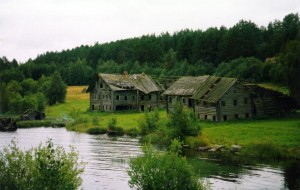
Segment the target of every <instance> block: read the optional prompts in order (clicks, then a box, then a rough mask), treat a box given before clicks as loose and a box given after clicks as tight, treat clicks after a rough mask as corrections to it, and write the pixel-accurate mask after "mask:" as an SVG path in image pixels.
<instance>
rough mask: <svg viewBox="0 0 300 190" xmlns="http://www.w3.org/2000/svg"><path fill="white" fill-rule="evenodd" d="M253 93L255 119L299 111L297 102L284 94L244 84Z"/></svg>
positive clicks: (252, 101)
mask: <svg viewBox="0 0 300 190" xmlns="http://www.w3.org/2000/svg"><path fill="white" fill-rule="evenodd" d="M244 85H245V86H246V87H247V88H248V89H249V91H250V93H251V103H252V115H253V116H254V117H259V118H260V117H267V116H281V115H283V114H285V113H288V112H291V111H293V110H296V109H297V102H296V100H295V99H294V98H291V97H289V96H287V95H285V94H283V93H280V92H277V91H274V90H271V89H266V88H263V87H260V86H258V85H255V84H244Z"/></svg>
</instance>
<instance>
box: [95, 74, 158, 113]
mask: <svg viewBox="0 0 300 190" xmlns="http://www.w3.org/2000/svg"><path fill="white" fill-rule="evenodd" d="M161 91H162V88H160V87H159V86H158V85H157V84H156V83H155V82H154V80H153V79H152V78H151V77H150V76H148V75H146V74H133V75H128V74H127V73H125V74H123V75H116V74H103V73H101V74H98V76H97V79H96V80H95V82H94V84H93V88H92V89H90V109H91V110H101V111H110V112H114V111H119V110H139V111H144V110H145V109H150V110H151V109H153V108H155V107H158V100H159V97H160V93H161Z"/></svg>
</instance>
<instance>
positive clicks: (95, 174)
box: [0, 127, 300, 190]
mask: <svg viewBox="0 0 300 190" xmlns="http://www.w3.org/2000/svg"><path fill="white" fill-rule="evenodd" d="M14 137H15V138H16V139H17V140H18V145H19V146H20V147H21V148H22V149H28V148H31V147H35V146H37V145H38V144H40V143H41V142H43V143H44V142H46V140H47V139H48V138H51V139H52V140H53V142H54V144H55V145H59V146H63V147H65V148H66V149H69V146H70V145H71V146H74V147H75V148H76V149H77V150H78V151H79V153H80V157H81V158H82V160H83V161H84V162H87V163H88V164H87V165H86V167H85V172H84V173H83V174H82V178H83V184H82V188H83V189H87V190H96V189H101V190H102V189H107V190H119V189H120V190H126V189H130V188H129V186H128V180H129V176H128V175H127V173H126V169H127V168H128V161H129V159H130V158H131V157H135V156H137V155H140V154H141V149H140V143H139V140H138V139H137V138H130V137H127V136H122V137H109V136H107V135H88V134H82V133H76V132H69V131H66V129H65V128H43V127H41V128H31V129H18V130H17V131H16V132H0V150H1V149H2V148H3V147H4V146H6V145H8V144H9V143H10V141H11V139H12V138H14ZM191 163H192V164H193V166H194V167H195V170H196V171H197V172H199V173H200V174H201V176H202V177H203V178H204V179H206V181H207V183H209V184H210V186H211V188H212V189H272V190H273V189H293V187H300V186H297V181H298V180H299V176H298V175H299V173H296V174H293V168H292V169H291V172H289V173H288V172H286V171H287V169H286V168H284V167H283V166H282V164H272V165H265V164H264V165H261V164H257V165H251V166H249V165H248V166H247V165H235V164H230V165H228V164H222V163H221V162H218V161H216V160H210V159H206V158H199V157H197V158H196V157H194V158H192V159H191ZM292 167H294V166H292ZM289 174H290V175H292V177H290V176H289ZM293 175H296V176H293ZM288 176H289V177H288ZM298 182H299V181H298ZM298 185H299V183H298Z"/></svg>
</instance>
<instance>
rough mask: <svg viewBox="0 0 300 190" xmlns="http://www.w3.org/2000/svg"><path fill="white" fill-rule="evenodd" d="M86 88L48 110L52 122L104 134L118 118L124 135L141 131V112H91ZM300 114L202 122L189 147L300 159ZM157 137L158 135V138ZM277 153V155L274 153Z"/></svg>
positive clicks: (163, 116) (73, 89)
mask: <svg viewBox="0 0 300 190" xmlns="http://www.w3.org/2000/svg"><path fill="white" fill-rule="evenodd" d="M84 88H87V87H86V86H71V87H68V93H67V98H66V103H64V104H58V105H54V106H50V107H48V108H47V110H46V115H47V117H48V119H52V120H56V121H58V122H65V123H66V128H67V129H68V130H71V131H77V132H84V133H88V132H89V131H92V132H94V133H97V131H99V133H103V132H105V131H106V130H107V128H108V124H109V122H110V121H111V120H112V118H115V119H116V121H117V123H116V126H117V127H120V128H122V129H123V131H124V133H130V131H132V130H134V131H138V121H139V120H140V119H141V118H142V117H143V116H144V113H139V112H118V113H108V112H90V111H89V94H88V93H84V92H83V91H84V90H83V89H84ZM159 115H160V119H161V121H162V123H164V122H166V121H167V114H166V112H165V111H164V110H160V111H159ZM299 118H300V113H299V112H296V113H293V114H290V115H288V116H286V117H283V118H272V119H264V120H241V121H231V122H220V123H216V122H204V121H199V123H200V126H201V127H202V132H201V135H200V136H198V137H188V138H187V139H186V140H187V143H188V144H189V145H190V146H191V147H192V148H195V147H197V146H200V145H215V144H219V145H220V144H221V145H225V147H227V148H229V147H230V146H231V145H233V144H237V145H240V146H242V151H244V154H245V155H248V156H250V157H251V156H253V157H258V158H260V157H262V158H264V157H266V154H268V155H270V156H272V157H276V158H277V157H278V158H280V159H285V158H298V159H300V138H299V136H300V119H299ZM154 136H155V135H154ZM274 152H275V153H274Z"/></svg>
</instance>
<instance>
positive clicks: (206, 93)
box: [191, 76, 237, 102]
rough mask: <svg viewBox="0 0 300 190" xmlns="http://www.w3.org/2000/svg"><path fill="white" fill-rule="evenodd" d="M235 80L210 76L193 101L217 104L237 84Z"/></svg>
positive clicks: (198, 89) (193, 97)
mask: <svg viewBox="0 0 300 190" xmlns="http://www.w3.org/2000/svg"><path fill="white" fill-rule="evenodd" d="M236 81H237V80H236V79H235V78H225V77H215V76H210V77H208V78H207V80H206V81H205V82H204V83H202V84H201V86H199V88H197V91H196V92H195V93H194V95H193V96H192V97H191V98H192V99H197V100H204V101H209V102H217V101H218V100H219V99H220V98H221V97H222V96H223V95H224V94H225V93H226V92H227V91H228V90H229V89H230V88H231V87H232V86H233V85H234V84H235V83H236Z"/></svg>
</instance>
